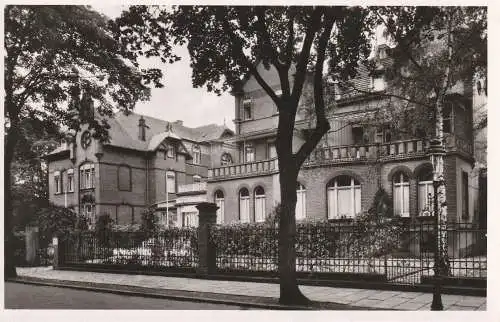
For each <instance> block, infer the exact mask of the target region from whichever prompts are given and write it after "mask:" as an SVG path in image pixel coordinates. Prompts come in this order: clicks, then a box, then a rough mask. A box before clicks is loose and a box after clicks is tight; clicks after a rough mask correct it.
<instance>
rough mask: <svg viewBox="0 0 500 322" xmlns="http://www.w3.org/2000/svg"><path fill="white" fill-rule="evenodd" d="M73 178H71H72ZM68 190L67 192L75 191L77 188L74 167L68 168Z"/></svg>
mask: <svg viewBox="0 0 500 322" xmlns="http://www.w3.org/2000/svg"><path fill="white" fill-rule="evenodd" d="M70 178H71V180H70ZM66 185H67V187H66V191H67V192H74V189H75V175H74V173H73V169H68V171H67V182H66Z"/></svg>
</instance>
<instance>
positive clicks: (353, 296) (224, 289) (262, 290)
mask: <svg viewBox="0 0 500 322" xmlns="http://www.w3.org/2000/svg"><path fill="white" fill-rule="evenodd" d="M17 273H18V275H19V277H21V278H25V279H27V280H29V279H32V280H39V281H46V282H49V283H50V282H54V283H56V282H59V283H61V282H62V283H65V284H67V285H73V286H75V287H76V286H79V285H80V286H82V287H84V286H85V285H86V287H87V288H91V287H93V288H99V287H104V286H106V287H107V288H109V287H110V286H111V287H112V286H115V287H121V289H123V287H125V289H128V291H124V292H136V293H140V289H141V288H142V289H147V290H154V291H155V293H157V294H158V296H160V295H161V294H163V295H164V296H165V297H168V296H170V297H171V298H176V297H177V298H185V299H188V298H191V299H192V300H198V301H204V300H208V301H212V302H214V303H216V302H220V303H222V302H224V303H233V302H234V303H246V302H248V301H253V302H255V303H257V304H258V303H262V305H261V307H263V308H264V307H266V306H268V307H269V308H273V307H272V305H271V306H269V305H270V304H272V303H277V299H278V298H279V285H278V284H270V283H254V282H236V281H215V280H204V279H194V278H179V277H164V276H149V275H127V274H109V273H95V272H79V271H60V270H53V269H52V267H20V268H17ZM75 282H76V283H75ZM89 283H92V284H89ZM300 289H301V290H302V292H303V293H304V294H305V295H306V296H307V297H308V298H309V299H311V300H313V301H318V302H328V303H331V305H329V306H327V308H329V309H344V310H345V309H358V310H359V309H363V308H374V309H394V310H419V311H429V310H430V305H431V302H432V294H430V293H421V292H400V291H380V290H364V289H353V288H335V287H322V286H307V285H301V286H300ZM169 294H170V295H169ZM210 299H212V300H210ZM442 301H443V306H444V309H445V310H449V311H454V310H467V311H477V310H479V311H485V310H486V297H478V296H462V295H448V294H443V295H442ZM268 304H269V305H268ZM335 305H337V306H335ZM275 308H278V307H275Z"/></svg>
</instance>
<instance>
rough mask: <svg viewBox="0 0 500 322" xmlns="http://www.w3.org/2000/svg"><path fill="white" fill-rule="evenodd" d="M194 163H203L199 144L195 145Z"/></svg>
mask: <svg viewBox="0 0 500 322" xmlns="http://www.w3.org/2000/svg"><path fill="white" fill-rule="evenodd" d="M193 163H194V164H201V150H200V147H199V146H198V145H194V146H193Z"/></svg>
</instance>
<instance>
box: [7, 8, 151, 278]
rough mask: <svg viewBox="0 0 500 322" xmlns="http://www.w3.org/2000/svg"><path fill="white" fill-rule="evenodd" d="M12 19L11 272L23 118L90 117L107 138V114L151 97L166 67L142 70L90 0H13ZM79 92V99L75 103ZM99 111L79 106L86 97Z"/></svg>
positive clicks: (63, 121)
mask: <svg viewBox="0 0 500 322" xmlns="http://www.w3.org/2000/svg"><path fill="white" fill-rule="evenodd" d="M4 20H5V43H4V47H5V56H4V61H5V71H4V79H5V101H4V102H5V104H4V105H5V119H6V124H5V129H6V136H5V154H4V155H5V157H4V158H5V159H4V160H5V162H4V175H5V179H4V188H5V189H4V191H5V195H4V196H5V198H4V200H5V223H4V232H5V234H4V236H5V243H4V245H5V261H4V263H5V270H4V272H5V275H4V276H5V277H12V276H15V275H16V270H15V266H14V263H13V261H12V249H11V247H9V242H10V240H11V236H12V235H11V233H12V202H11V201H12V191H11V183H12V176H11V165H12V161H13V158H14V152H15V150H16V147H17V146H18V144H19V140H20V138H21V135H22V124H23V120H25V119H27V118H33V119H37V120H39V121H40V122H41V123H40V124H49V123H50V124H57V125H59V126H65V127H67V128H69V129H72V130H74V131H77V130H78V129H79V128H80V125H81V124H83V123H88V124H89V128H90V129H91V130H92V131H93V135H94V137H96V138H99V139H100V140H106V139H107V128H108V125H107V123H106V121H105V118H102V117H100V116H99V115H101V116H105V115H107V116H109V115H111V114H112V109H113V107H112V104H115V105H116V106H117V107H118V108H120V109H124V110H129V109H131V108H133V106H134V104H135V102H136V101H137V100H142V99H147V98H148V97H149V90H148V87H147V86H146V85H147V84H150V83H153V84H155V85H158V84H159V77H160V75H161V73H159V70H156V69H153V70H138V69H137V68H135V67H134V66H133V65H131V64H129V63H127V61H126V60H125V59H124V56H122V55H120V54H119V50H118V49H119V47H118V45H117V43H116V41H115V40H114V38H113V37H112V36H111V33H110V31H109V29H108V24H107V19H106V18H105V17H104V16H102V15H100V14H98V13H97V12H95V11H92V10H90V9H89V8H88V7H84V6H13V5H10V6H6V7H5V8H4ZM70 100H72V101H73V103H77V104H68V102H69V101H70ZM82 100H83V101H86V102H87V105H88V103H90V102H93V103H95V105H96V110H97V112H98V113H95V115H94V114H92V113H80V110H82V108H81V107H82V105H85V104H80V103H84V102H82Z"/></svg>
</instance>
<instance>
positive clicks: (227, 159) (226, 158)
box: [220, 152, 233, 165]
mask: <svg viewBox="0 0 500 322" xmlns="http://www.w3.org/2000/svg"><path fill="white" fill-rule="evenodd" d="M232 163H233V158H232V157H231V154H229V153H227V152H225V153H223V154H222V156H221V157H220V164H221V165H229V164H232Z"/></svg>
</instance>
